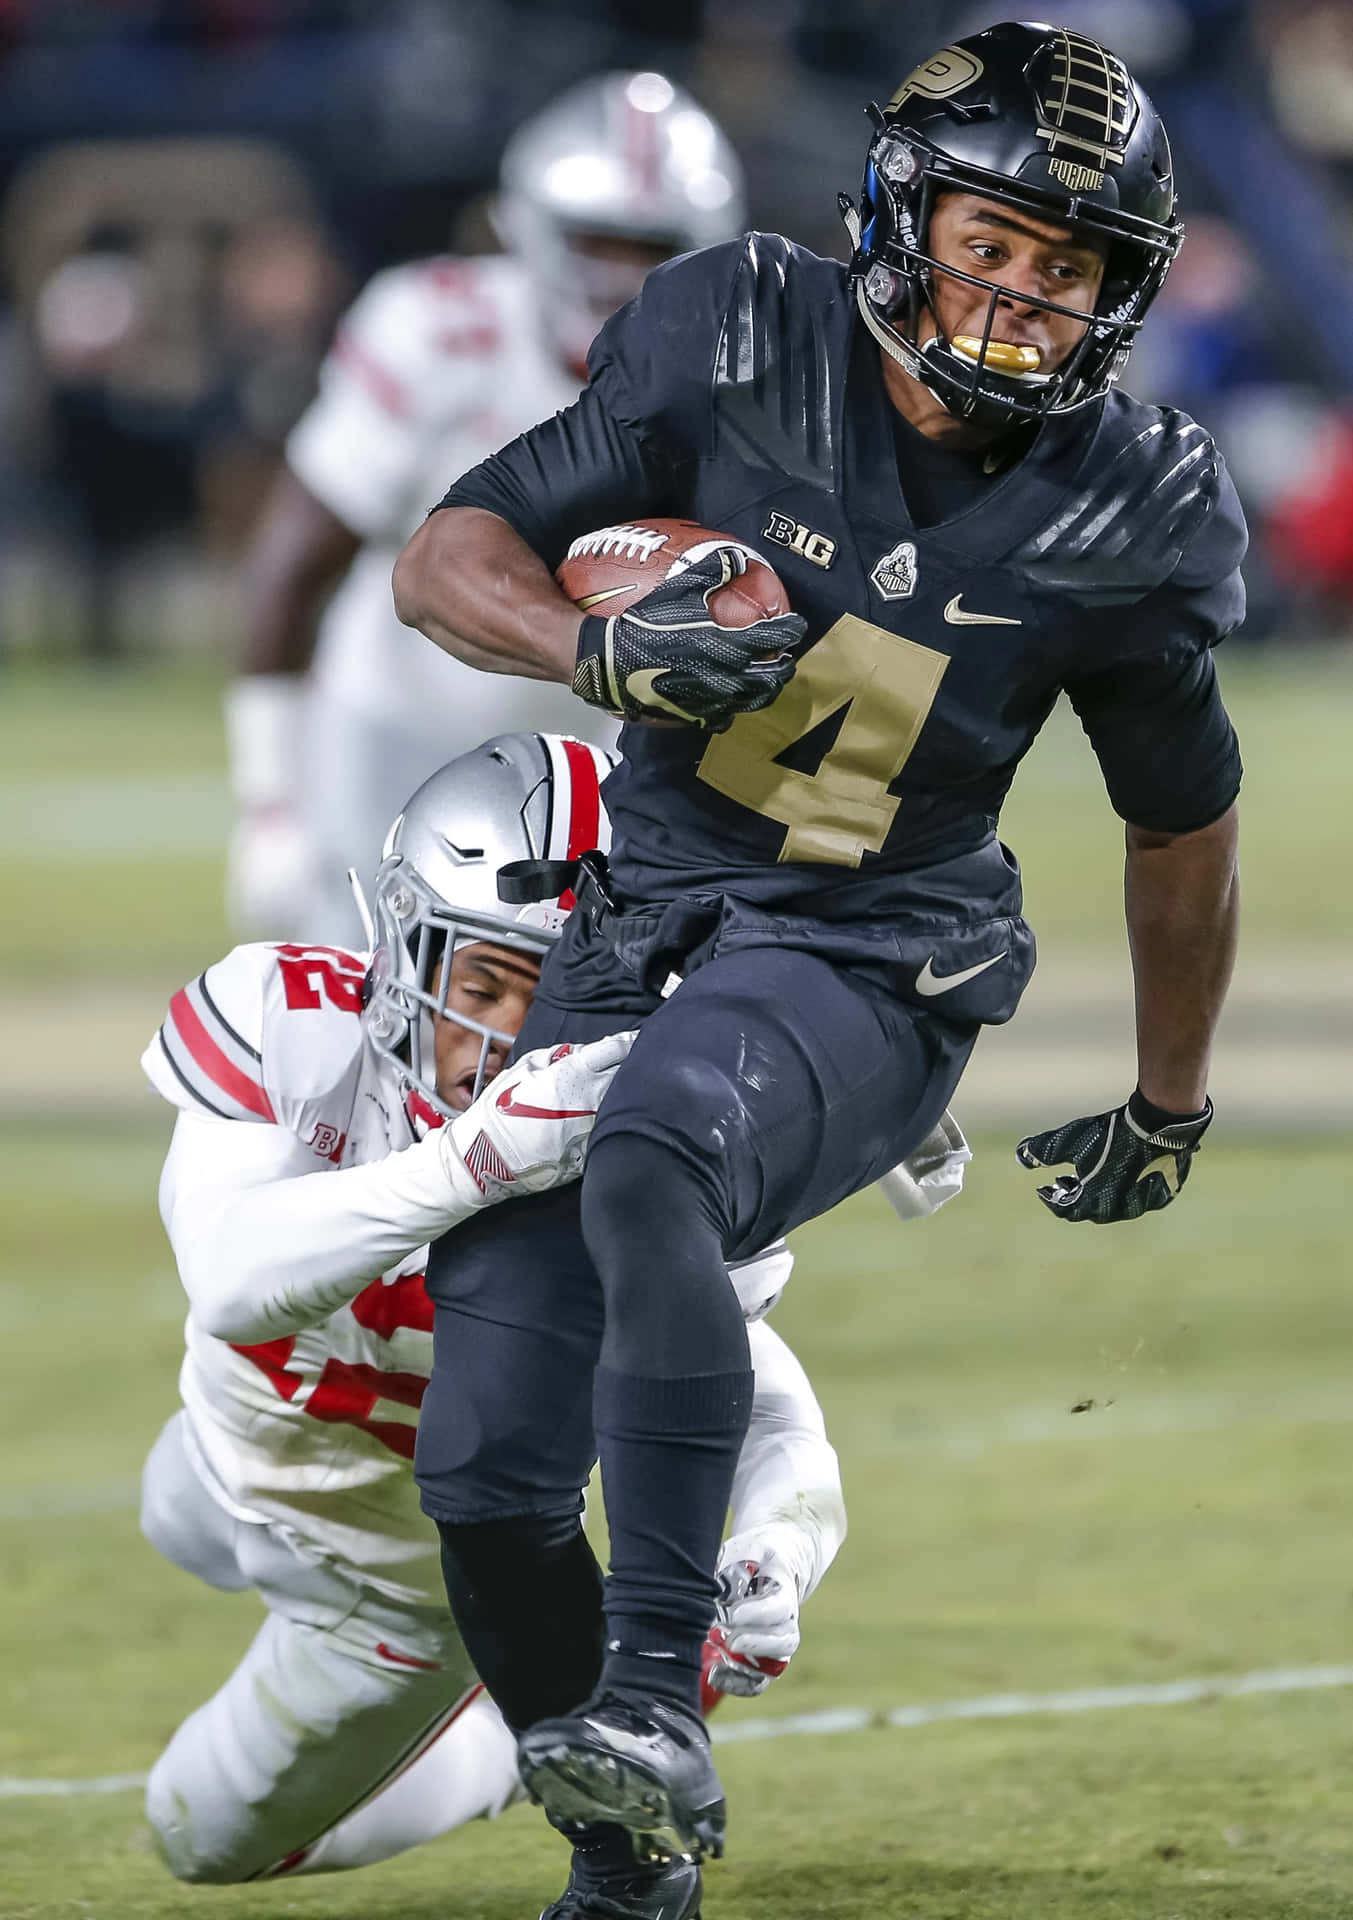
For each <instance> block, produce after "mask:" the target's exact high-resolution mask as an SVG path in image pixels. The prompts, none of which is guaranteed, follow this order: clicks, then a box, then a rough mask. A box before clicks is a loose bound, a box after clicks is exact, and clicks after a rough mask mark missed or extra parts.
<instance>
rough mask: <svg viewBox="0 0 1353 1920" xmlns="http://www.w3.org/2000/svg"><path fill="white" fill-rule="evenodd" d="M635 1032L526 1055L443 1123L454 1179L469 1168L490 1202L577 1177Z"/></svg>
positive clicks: (441, 1135)
mask: <svg viewBox="0 0 1353 1920" xmlns="http://www.w3.org/2000/svg"><path fill="white" fill-rule="evenodd" d="M634 1037H635V1036H634V1034H633V1033H612V1034H608V1035H607V1037H606V1038H605V1039H604V1040H591V1041H589V1042H588V1043H587V1045H586V1046H581V1047H573V1046H560V1047H539V1048H537V1049H536V1051H535V1052H534V1053H526V1054H523V1055H522V1057H521V1059H520V1060H518V1061H516V1062H515V1064H514V1065H512V1066H510V1067H508V1068H506V1069H505V1070H504V1072H502V1073H500V1074H499V1075H498V1077H497V1079H496V1080H494V1081H493V1082H492V1083H491V1084H490V1085H489V1086H487V1087H485V1089H484V1091H483V1092H482V1093H481V1094H480V1096H479V1098H478V1099H477V1100H476V1101H475V1102H474V1104H473V1106H470V1107H467V1108H466V1110H465V1112H464V1113H462V1114H461V1115H460V1116H459V1117H458V1118H457V1119H455V1120H453V1121H452V1122H451V1124H450V1126H448V1127H443V1128H441V1129H440V1130H439V1132H438V1134H437V1136H436V1137H437V1139H438V1140H439V1142H440V1143H441V1145H442V1149H443V1152H444V1153H445V1154H446V1156H447V1166H448V1171H449V1172H450V1173H451V1174H452V1176H453V1180H454V1181H456V1182H457V1183H458V1184H460V1185H463V1184H464V1176H465V1174H466V1173H468V1174H469V1176H470V1178H471V1180H472V1181H473V1183H474V1185H475V1186H476V1187H477V1188H478V1190H479V1192H480V1193H481V1194H482V1195H483V1202H484V1204H485V1205H487V1204H489V1203H490V1202H492V1201H494V1200H505V1199H507V1198H508V1196H509V1195H511V1194H514V1193H545V1192H547V1191H548V1189H549V1188H551V1187H562V1186H565V1185H567V1183H568V1182H569V1181H570V1180H576V1179H577V1177H578V1175H579V1174H580V1173H581V1172H582V1165H583V1159H584V1157H585V1155H586V1153H587V1141H588V1136H589V1135H590V1134H591V1131H592V1127H593V1125H594V1123H595V1121H596V1117H597V1108H598V1107H599V1106H600V1105H601V1103H602V1101H603V1100H604V1099H605V1097H606V1090H607V1088H608V1087H609V1086H610V1084H611V1081H612V1080H613V1079H614V1078H615V1074H616V1071H617V1069H618V1068H619V1067H620V1065H621V1064H622V1062H623V1061H624V1059H625V1056H626V1055H627V1054H628V1052H629V1050H630V1048H631V1046H632V1045H633V1044H634Z"/></svg>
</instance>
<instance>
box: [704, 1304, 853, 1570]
mask: <svg viewBox="0 0 1353 1920" xmlns="http://www.w3.org/2000/svg"><path fill="white" fill-rule="evenodd" d="M747 1340H748V1345H749V1347H750V1350H751V1359H752V1366H753V1368H754V1370H755V1375H756V1381H755V1386H754V1389H753V1396H752V1417H751V1424H750V1426H749V1427H748V1430H747V1438H746V1439H745V1441H744V1442H743V1446H742V1452H741V1454H740V1455H739V1456H738V1465H737V1472H736V1474H735V1475H734V1478H733V1504H732V1513H731V1527H730V1531H729V1535H728V1538H727V1540H726V1541H725V1542H724V1548H723V1554H722V1563H723V1564H727V1563H728V1562H729V1561H731V1560H737V1559H739V1558H742V1557H744V1556H745V1557H748V1558H750V1557H752V1556H751V1555H750V1554H749V1553H747V1552H746V1549H747V1547H748V1545H749V1543H750V1542H752V1541H753V1540H755V1541H757V1542H759V1543H761V1544H762V1546H763V1547H770V1548H773V1549H774V1551H775V1552H776V1553H777V1554H778V1555H779V1556H780V1557H781V1558H782V1559H783V1560H784V1561H785V1563H786V1565H787V1566H788V1567H789V1568H790V1569H791V1571H792V1573H793V1575H794V1584H795V1586H796V1588H797V1589H798V1595H799V1598H800V1600H806V1599H807V1598H808V1596H809V1594H811V1593H812V1592H813V1591H814V1589H815V1588H816V1587H817V1585H818V1582H819V1581H820V1580H821V1578H822V1576H823V1574H824V1573H825V1572H826V1571H827V1569H828V1567H829V1566H830V1565H831V1563H832V1561H833V1560H834V1559H835V1558H836V1555H837V1553H838V1552H839V1551H840V1547H841V1542H842V1541H843V1540H844V1539H845V1537H846V1507H845V1498H844V1496H843V1494H842V1491H841V1468H840V1463H839V1462H838V1460H837V1457H836V1449H835V1448H834V1447H833V1446H832V1444H831V1442H830V1441H829V1440H828V1438H827V1428H826V1423H825V1422H824V1420H823V1417H822V1409H821V1407H820V1406H819V1405H818V1402H817V1395H816V1394H815V1393H814V1392H813V1388H812V1384H811V1382H810V1381H809V1378H808V1375H807V1374H806V1373H805V1372H804V1370H803V1367H802V1365H801V1364H800V1362H799V1360H798V1358H797V1357H796V1355H795V1354H794V1353H793V1352H792V1350H791V1349H790V1348H789V1346H788V1345H787V1344H786V1343H785V1342H784V1341H783V1340H782V1339H781V1338H780V1336H779V1334H778V1333H776V1331H775V1329H774V1328H773V1327H772V1326H771V1325H770V1324H769V1322H768V1321H765V1320H758V1321H756V1322H754V1324H753V1325H751V1326H749V1327H748V1329H747ZM756 1557H757V1558H758V1559H759V1558H760V1557H761V1555H757V1556H756Z"/></svg>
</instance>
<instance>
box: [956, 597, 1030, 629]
mask: <svg viewBox="0 0 1353 1920" xmlns="http://www.w3.org/2000/svg"><path fill="white" fill-rule="evenodd" d="M962 598H963V595H962V594H961V593H956V594H955V595H954V597H953V599H952V600H951V601H950V602H949V604H948V606H947V607H946V608H945V609H944V617H945V619H946V620H947V621H948V622H949V625H950V626H951V627H1022V626H1023V625H1024V622H1023V621H1022V620H1012V619H1010V618H1009V616H1008V615H1007V614H1004V613H968V612H967V611H966V610H965V609H964V608H963V607H961V606H960V605H959V601H960V600H961V599H962Z"/></svg>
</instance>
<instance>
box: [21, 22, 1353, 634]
mask: <svg viewBox="0 0 1353 1920" xmlns="http://www.w3.org/2000/svg"><path fill="white" fill-rule="evenodd" d="M1029 10H1030V11H1031V12H1032V11H1037V12H1038V13H1039V14H1040V15H1041V16H1042V17H1043V18H1046V19H1048V20H1049V21H1051V22H1053V23H1054V24H1063V25H1068V26H1072V27H1075V28H1077V29H1079V30H1080V31H1082V32H1084V33H1088V34H1090V35H1091V36H1094V37H1098V38H1100V39H1102V40H1103V41H1105V42H1106V43H1107V44H1109V45H1110V46H1112V47H1113V48H1114V49H1115V50H1116V51H1118V52H1120V53H1121V54H1122V55H1123V56H1124V58H1125V59H1126V60H1127V61H1128V62H1129V64H1130V65H1131V66H1132V67H1133V69H1134V70H1135V71H1136V72H1137V73H1138V75H1139V76H1140V78H1141V79H1142V81H1143V83H1144V84H1145V85H1146V87H1147V88H1148V89H1149V91H1150V92H1151V93H1152V94H1153V96H1154V98H1155V99H1156V102H1157V104H1158V106H1159V107H1160V108H1161V110H1162V113H1163V115H1164V118H1165V121H1166V124H1167V126H1168V127H1169V129H1170V131H1171V135H1172V139H1173V142H1174V147H1175V159H1176V169H1177V173H1178V177H1179V181H1180V187H1181V199H1182V204H1183V208H1184V212H1185V218H1186V220H1187V222H1188V227H1189V236H1190V237H1189V240H1188V243H1187V245H1186V246H1185V249H1184V252H1183V254H1182V256H1181V258H1180V260H1179V262H1178V264H1177V265H1176V267H1175V268H1174V271H1173V273H1172V275H1171V277H1170V280H1169V282H1168V284H1167V286H1166V289H1165V292H1164V294H1163V296H1162V297H1161V299H1160V301H1159V302H1158V304H1157V306H1156V308H1155V310H1154V313H1153V316H1152V319H1151V321H1150V322H1149V324H1148V327H1147V329H1146V332H1145V335H1144V337H1143V341H1142V344H1141V345H1140V346H1139V347H1138V349H1137V351H1136V354H1135V355H1134V359H1133V363H1132V366H1131V368H1130V369H1129V374H1128V377H1127V380H1126V383H1125V384H1127V385H1128V386H1129V388H1130V389H1131V390H1132V391H1133V392H1135V393H1137V394H1139V395H1140V396H1142V397H1144V398H1150V399H1155V398H1160V399H1168V400H1169V401H1170V402H1171V403H1173V404H1176V405H1179V406H1182V407H1184V408H1186V409H1187V410H1188V411H1190V412H1192V413H1194V414H1196V415H1197V416H1198V417H1199V418H1200V419H1201V420H1202V421H1203V422H1204V423H1205V424H1206V425H1208V426H1209V427H1210V428H1211V429H1212V431H1213V432H1214V433H1215V434H1216V436H1217V438H1218V440H1219V441H1220V443H1221V445H1222V447H1223V449H1224V451H1225V452H1226V454H1227V457H1228V459H1229V461H1230V463H1231V466H1232V469H1233V472H1234V474H1235V478H1236V481H1237V484H1238V486H1239V488H1240V491H1241V494H1242V497H1243V498H1244V500H1245V504H1246V507H1247V510H1248V513H1249V515H1250V519H1251V525H1252V527H1253V529H1254V533H1255V546H1254V552H1253V559H1252V563H1251V566H1250V569H1249V577H1250V587H1251V602H1252V612H1251V619H1250V623H1249V626H1248V628H1247V633H1248V636H1249V637H1250V639H1251V640H1252V641H1259V642H1263V641H1278V640H1281V641H1283V642H1288V641H1293V640H1295V641H1304V640H1313V639H1316V640H1318V639H1332V640H1337V639H1340V638H1343V637H1345V636H1346V634H1347V633H1348V631H1349V630H1350V628H1351V627H1353V8H1350V6H1349V5H1348V3H1347V0H1079V3H1078V4H1074V5H1069V6H1067V5H1056V4H1048V5H1042V6H1036V5H1033V4H1031V7H1030V9H1029ZM1018 11H1021V9H1017V8H1015V7H1012V6H1011V5H1010V4H1009V3H1008V0H1007V3H1006V4H1005V5H1000V4H995V5H993V4H990V3H988V4H985V5H961V4H953V0H905V4H901V3H900V0H794V3H793V4H781V3H779V0H721V4H719V5H718V6H713V5H708V6H707V5H705V4H704V3H703V0H665V4H664V5H663V6H662V7H661V9H658V8H655V7H653V6H652V5H651V4H647V3H646V0H0V262H2V263H3V281H2V282H0V634H2V635H3V640H0V646H3V647H6V648H20V647H29V648H34V647H42V648H47V647H51V646H59V647H61V648H64V649H79V650H83V651H85V652H88V653H91V654H94V655H101V656H108V657H113V656H116V655H117V654H119V653H120V652H123V651H126V650H128V649H136V648H141V647H143V646H145V645H150V646H163V647H168V646H172V645H177V644H188V645H192V646H196V647H198V648H207V647H212V646H215V645H217V644H219V645H220V646H222V647H224V648H227V649H229V648H230V647H231V645H232V623H233V617H234V616H233V612H232V591H233V579H234V576H233V572H232V569H233V567H234V563H235V562H236V560H237V558H238V555H239V553H240V551H241V548H242V545H243V543H244V541H245V540H246V539H247V536H248V532H249V529H250V526H251V524H252V521H253V518H254V515H255V514H256V512H257V509H258V506H259V503H260V502H261V500H262V498H263V496H264V494H265V491H266V488H267V485H268V482H269V480H270V478H271V476H272V474H273V472H274V470H275V468H276V465H277V462H278V460H279V457H280V448H281V445H282V441H283V439H284V437H285V435H286V433H287V431H288V429H289V428H290V427H291V426H292V424H293V423H294V421H295V420H296V418H297V417H298V415H299V414H300V413H301V411H302V410H303V408H304V406H305V405H306V403H307V401H308V400H309V398H310V397H311V394H312V392H313V390H314V381H315V374H316V369H317V367H318V364H319V361H320V358H321V356H322V354H323V352H324V349H325V347H326V345H327V343H328V340H329V337H330V334H331V330H332V327H333V324H334V322H335V320H336V318H337V316H338V314H339V313H340V312H341V310H342V309H343V307H344V306H345V305H346V304H347V302H348V301H349V300H350V299H351V298H352V296H353V295H354V294H355V292H356V291H357V289H358V287H359V286H360V285H361V284H362V283H363V282H364V281H365V280H366V278H367V277H368V276H369V275H370V274H371V273H372V272H374V271H375V270H377V269H378V268H381V267H383V266H387V265H390V264H392V263H393V262H395V261H398V260H401V259H405V258H409V257H413V256H415V255H419V254H427V253H433V252H437V251H440V250H442V249H445V248H465V249H471V250H474V251H477V252H479V251H486V250H488V249H490V248H491V247H492V246H493V244H494V243H493V240H492V237H491V233H490V229H489V226H488V223H487V219H486V217H485V215H486V206H487V203H488V200H489V197H490V195H491V191H492V186H493V181H494V176H495V170H496V167H497V163H498V159H499V157H500V155H501V153H502V149H503V146H504V144H505V142H506V140H507V138H508V136H509V135H510V133H511V132H512V130H513V128H514V127H515V126H516V125H518V124H519V123H520V122H521V120H522V119H523V118H524V117H526V116H527V115H529V114H530V113H532V112H534V111H535V110H536V109H537V108H539V107H540V106H541V105H542V104H543V103H544V102H545V101H546V100H547V99H548V98H549V97H550V96H551V95H552V94H554V93H555V92H557V91H558V90H559V88H561V87H562V86H564V85H566V84H567V83H568V82H570V81H572V80H575V79H577V78H579V77H580V76H583V75H585V74H588V73H591V72H596V71H598V70H600V69H602V68H606V67H613V66H653V67H658V68H661V69H662V70H663V71H664V72H666V73H668V74H670V75H671V76H672V78H673V79H675V80H678V81H680V82H683V83H684V84H685V85H686V86H688V87H689V88H690V89H691V91H692V92H693V93H694V94H695V95H696V96H697V97H698V98H699V99H700V100H701V102H702V103H703V104H704V105H706V106H707V107H708V108H710V109H711V111H712V112H713V113H714V114H715V115H716V116H717V117H718V118H719V119H720V120H721V121H722V122H723V124H724V125H725V127H726V128H727V129H728V131H729V133H730V135H731V137H732V138H733V140H734V142H735V144H736V145H737V147H738V149H739V151H740V153H741V155H742V158H743V160H744V163H745V166H746V170H747V178H748V190H749V204H750V211H751V218H752V222H753V224H755V225H757V226H761V227H766V228H771V229H778V230H780V231H783V232H786V233H788V234H790V235H791V236H792V237H794V238H796V239H798V240H801V241H802V242H804V243H805V244H807V245H809V246H811V247H814V248H816V249H818V250H819V251H822V252H831V253H839V252H841V251H842V249H843V246H844V236H843V235H842V233H841V230H840V228H839V226H838V224H837V221H836V216H835V195H836V192H837V190H838V189H842V188H844V189H846V190H849V191H852V192H853V191H854V190H855V188H856V187H857V185H858V176H859V172H860V165H861V157H862V154H863V151H864V143H865V120H864V117H863V112H862V108H863V105H864V103H865V101H866V100H868V99H870V98H874V97H879V98H884V97H886V96H887V95H888V93H889V92H891V90H892V88H893V87H894V85H895V84H896V81H897V79H898V77H899V76H901V75H902V74H904V73H905V72H906V71H907V70H908V68H909V67H910V66H911V65H912V64H913V63H914V62H915V60H916V59H917V58H919V57H921V56H922V55H924V54H925V53H926V52H928V51H929V50H931V49H932V48H933V46H934V45H935V44H937V43H939V42H941V41H943V40H944V39H945V38H956V37H958V36H959V35H961V34H964V33H969V32H972V31H974V30H976V29H977V28H979V27H981V26H984V25H987V24H989V23H990V22H991V21H993V20H995V19H999V18H1002V17H1006V16H1008V15H1010V14H1012V13H1014V12H1018ZM658 26H660V28H661V31H657V30H655V29H656V28H657V27H658ZM453 477H454V476H453V475H451V474H448V475H447V476H446V478H447V480H448V482H449V481H450V480H451V479H452V478H453Z"/></svg>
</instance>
